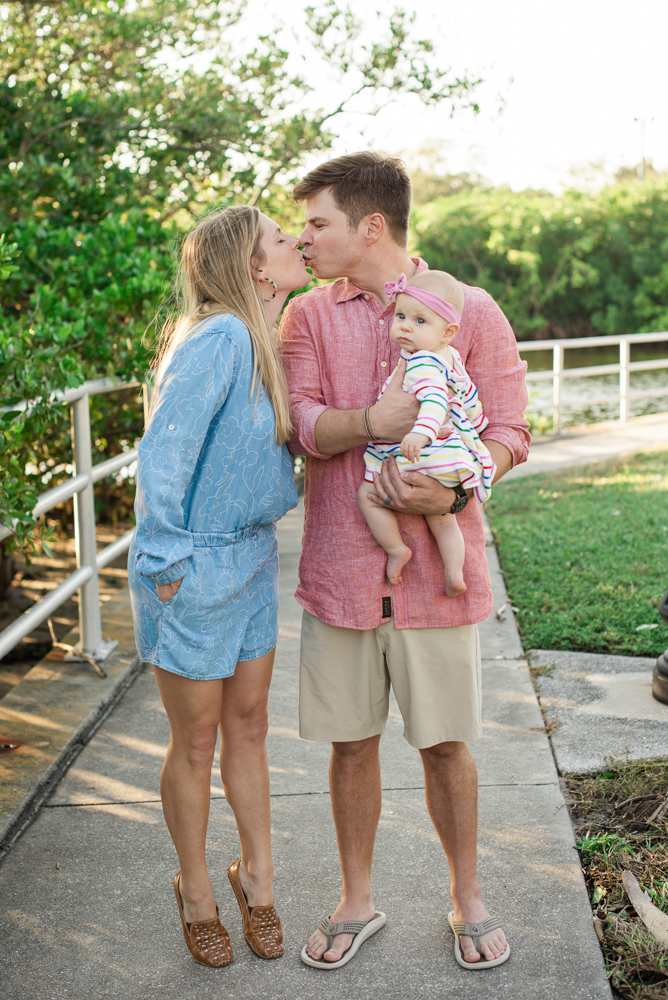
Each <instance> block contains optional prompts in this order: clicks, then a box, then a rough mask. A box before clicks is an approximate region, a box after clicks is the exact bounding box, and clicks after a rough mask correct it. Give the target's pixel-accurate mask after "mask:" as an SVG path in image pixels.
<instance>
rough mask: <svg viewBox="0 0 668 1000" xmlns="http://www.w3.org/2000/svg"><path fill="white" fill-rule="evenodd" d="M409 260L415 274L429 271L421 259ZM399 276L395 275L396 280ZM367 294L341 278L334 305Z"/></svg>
mask: <svg viewBox="0 0 668 1000" xmlns="http://www.w3.org/2000/svg"><path fill="white" fill-rule="evenodd" d="M411 260H412V261H413V263H414V264H415V268H416V270H415V273H416V274H422V272H423V271H428V270H429V264H427V262H426V261H425V260H422V258H421V257H411ZM398 277H399V275H397V278H398ZM365 294H368V293H366V292H364V290H363V289H362V288H358V287H357V285H354V284H353V283H352V281H351V280H350V278H341V287H340V288H339V294H338V295H337V297H336V304H337V305H338V304H339V303H340V302H350V300H351V299H356V298H357V297H358V295H365Z"/></svg>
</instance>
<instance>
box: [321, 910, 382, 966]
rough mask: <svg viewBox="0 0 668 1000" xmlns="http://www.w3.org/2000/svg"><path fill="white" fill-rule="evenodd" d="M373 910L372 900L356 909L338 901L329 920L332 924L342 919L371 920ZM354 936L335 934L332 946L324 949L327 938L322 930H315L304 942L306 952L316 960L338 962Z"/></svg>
mask: <svg viewBox="0 0 668 1000" xmlns="http://www.w3.org/2000/svg"><path fill="white" fill-rule="evenodd" d="M375 912H376V909H375V907H374V905H373V902H371V903H369V904H367V905H365V906H363V907H357V908H356V909H355V908H353V907H351V906H347V905H346V904H344V903H339V905H338V906H337V908H336V909H335V910H334V913H333V914H332V916H331V917H330V920H331V921H332V923H334V924H340V923H343V922H344V920H364V921H366V920H371V919H372V917H373V916H374V915H375ZM354 937H355V935H354V934H337V935H336V937H335V938H334V940H333V941H332V947H331V948H330V949H329V951H326V950H325V949H326V948H327V938H326V937H325V935H324V934H323V933H322V931H320V930H317V931H314V932H313V934H311V936H310V938H309V939H308V941H307V942H306V952H307V954H308V955H310V956H311V958H314V959H315V960H316V961H319V960H321V959H322V960H323V961H324V962H338V960H339V959H340V958H341V956H342V955H343V953H344V952H345V951H348V948H350V946H351V944H352V943H353V938H354Z"/></svg>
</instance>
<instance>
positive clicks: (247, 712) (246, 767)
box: [220, 649, 275, 906]
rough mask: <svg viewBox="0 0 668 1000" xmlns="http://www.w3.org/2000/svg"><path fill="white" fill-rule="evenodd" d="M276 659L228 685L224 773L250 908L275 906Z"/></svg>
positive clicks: (252, 666)
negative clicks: (272, 723)
mask: <svg viewBox="0 0 668 1000" xmlns="http://www.w3.org/2000/svg"><path fill="white" fill-rule="evenodd" d="M274 654H275V650H273V649H272V651H271V652H270V653H267V655H266V656H261V657H259V659H257V660H245V661H243V662H241V663H237V668H236V671H235V673H234V676H232V677H226V678H225V680H224V681H223V701H222V711H221V715H220V731H221V734H222V743H221V749H220V771H221V776H222V779H223V788H224V789H225V797H226V798H227V801H228V802H229V804H230V806H231V807H232V810H233V811H234V817H235V819H236V821H237V829H238V830H239V839H240V841H241V864H240V866H239V880H240V882H241V886H242V888H243V890H244V892H245V894H246V898H247V900H248V905H249V906H268V905H269V904H271V903H273V901H274V895H273V887H272V883H273V878H274V864H273V861H272V857H271V816H270V800H269V765H268V762H267V746H266V736H267V728H268V715H267V697H268V695H269V685H270V683H271V672H272V669H273V666H274ZM232 860H233V859H232V858H230V861H232Z"/></svg>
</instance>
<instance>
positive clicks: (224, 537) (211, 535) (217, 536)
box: [190, 522, 274, 549]
mask: <svg viewBox="0 0 668 1000" xmlns="http://www.w3.org/2000/svg"><path fill="white" fill-rule="evenodd" d="M267 533H269V534H271V535H273V533H274V524H273V522H272V523H271V524H251V525H249V526H248V527H246V528H237V530H236V531H192V532H191V533H190V537H191V538H192V541H193V545H194V546H195V548H197V549H202V548H208V547H213V546H217V545H234V543H235V542H242V541H244V539H246V538H257V537H258V536H260V535H266V534H267Z"/></svg>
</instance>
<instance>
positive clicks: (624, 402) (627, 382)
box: [619, 340, 631, 424]
mask: <svg viewBox="0 0 668 1000" xmlns="http://www.w3.org/2000/svg"><path fill="white" fill-rule="evenodd" d="M630 360H631V345H630V343H629V342H628V340H620V342H619V422H620V423H622V424H625V423H626V421H627V420H628V419H629V389H630V386H631V372H630V370H629V362H630Z"/></svg>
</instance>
